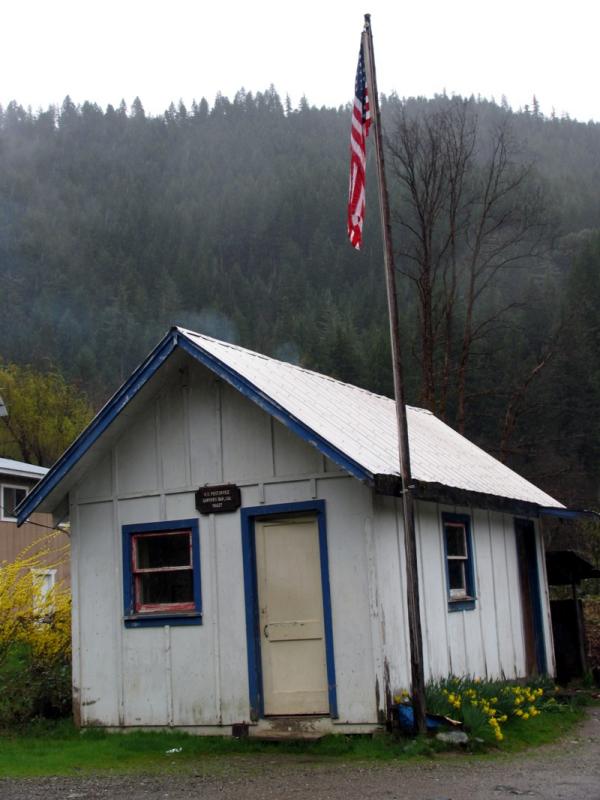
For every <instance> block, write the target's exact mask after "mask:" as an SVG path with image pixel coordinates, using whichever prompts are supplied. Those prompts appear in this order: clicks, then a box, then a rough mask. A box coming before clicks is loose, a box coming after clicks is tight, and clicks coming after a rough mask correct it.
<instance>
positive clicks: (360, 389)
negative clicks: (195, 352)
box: [177, 325, 433, 415]
mask: <svg viewBox="0 0 600 800" xmlns="http://www.w3.org/2000/svg"><path fill="white" fill-rule="evenodd" d="M177 330H179V331H181V332H182V333H184V334H191V335H192V336H197V337H199V338H200V339H208V340H209V341H211V342H216V343H217V344H219V345H223V346H224V347H229V348H231V349H232V350H238V351H240V352H243V353H249V354H250V355H253V356H256V358H262V359H263V360H265V361H275V362H276V363H278V364H283V365H284V366H286V367H291V368H292V369H295V370H298V371H299V372H305V373H306V374H308V375H316V376H317V377H319V378H322V379H323V380H326V381H329V382H331V383H336V384H338V385H339V386H346V387H348V388H349V389H353V390H354V391H357V392H363V393H364V394H367V395H369V396H370V397H375V398H377V399H378V400H386V401H387V402H389V403H395V402H396V401H395V400H394V399H393V398H391V397H387V396H386V395H384V394H378V393H377V392H372V391H371V390H370V389H365V388H364V387H362V386H357V385H356V384H355V383H348V382H347V381H341V380H339V379H338V378H333V377H332V376H331V375H325V374H324V373H323V372H317V370H314V369H308V367H302V366H300V365H299V364H292V363H291V362H290V361H282V360H281V359H280V358H273V356H267V355H265V354H264V353H258V352H257V351H256V350H250V348H249V347H243V346H242V345H239V344H234V343H233V342H226V341H224V340H223V339H217V338H216V337H214V336H208V335H207V334H205V333H198V331H193V330H191V329H190V328H182V327H181V326H179V325H178V326H177ZM406 407H407V408H410V409H412V410H413V411H419V412H421V413H423V414H432V412H431V411H429V410H428V409H427V408H421V407H420V406H411V405H408V404H407V406H406ZM432 415H433V414H432Z"/></svg>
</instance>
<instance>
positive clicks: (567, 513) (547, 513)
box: [540, 506, 600, 519]
mask: <svg viewBox="0 0 600 800" xmlns="http://www.w3.org/2000/svg"><path fill="white" fill-rule="evenodd" d="M540 516H542V517H559V519H579V518H580V517H600V513H599V512H598V511H593V510H591V509H588V508H555V507H554V506H548V507H547V508H544V507H541V508H540Z"/></svg>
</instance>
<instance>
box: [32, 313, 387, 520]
mask: <svg viewBox="0 0 600 800" xmlns="http://www.w3.org/2000/svg"><path fill="white" fill-rule="evenodd" d="M176 347H180V348H181V349H182V350H184V351H185V352H186V353H188V354H189V355H191V356H192V357H193V358H195V359H196V361H199V362H200V363H201V364H203V365H204V366H205V367H207V368H208V369H210V370H211V371H212V372H214V373H215V374H216V375H218V376H219V377H220V378H223V380H225V381H227V383H229V384H230V385H231V386H233V387H234V388H235V389H237V390H238V391H239V392H240V393H241V394H243V395H244V396H245V397H247V398H249V399H250V400H252V401H253V402H255V403H256V404H257V405H258V406H260V407H261V408H262V409H263V410H264V411H266V412H267V413H268V414H271V415H272V416H273V417H275V418H276V419H277V420H279V421H280V422H281V423H283V424H284V425H285V426H286V427H287V428H289V429H290V430H291V431H293V432H294V433H296V434H297V435H298V436H300V438H301V439H303V440H304V441H306V442H308V443H309V444H312V445H314V446H315V447H317V448H318V450H320V451H321V453H323V455H325V456H327V458H330V459H331V460H332V461H335V462H336V464H338V465H339V466H340V467H342V468H343V469H345V470H346V471H347V472H349V473H350V474H351V475H353V476H354V477H355V478H358V480H361V481H366V482H367V483H369V484H371V483H372V482H373V475H372V474H371V473H370V472H368V471H367V470H365V468H364V467H363V466H361V465H360V464H358V463H357V462H356V461H354V460H353V459H351V458H348V456H346V455H345V454H344V453H342V452H341V451H340V450H338V449H337V448H336V447H334V446H333V445H332V444H330V443H329V442H328V441H327V440H326V439H324V438H323V437H322V436H319V435H317V434H316V433H315V432H314V431H313V430H312V429H311V428H309V427H308V426H307V425H305V424H304V423H303V422H301V421H300V420H299V419H297V418H296V417H294V416H293V415H292V414H290V413H289V412H288V411H287V410H286V409H285V408H283V406H281V405H279V403H276V402H275V401H274V400H272V399H271V398H270V397H269V396H268V395H266V394H265V393H264V392H262V391H260V390H259V389H257V388H256V386H254V384H252V383H251V382H250V381H249V380H247V379H246V378H244V377H242V376H241V375H240V374H239V373H237V372H236V371H235V370H234V369H232V368H231V367H229V366H227V364H225V363H224V362H222V361H221V360H219V359H218V358H216V357H215V356H213V355H211V354H210V353H207V352H206V351H205V350H203V349H202V347H201V346H200V345H197V344H196V343H195V342H192V341H191V340H190V339H189V338H188V337H187V336H186V335H185V334H184V333H182V332H181V331H180V330H178V329H177V328H172V329H171V330H170V331H169V333H168V334H167V335H166V336H165V337H164V339H162V340H161V341H160V342H159V344H158V345H157V346H156V347H155V348H154V350H153V351H152V352H151V353H150V355H149V356H148V357H147V358H146V360H145V361H143V362H142V363H141V364H140V366H139V367H138V368H137V369H136V370H135V371H134V372H133V374H132V375H131V377H130V378H128V380H127V381H125V383H124V384H123V385H122V386H121V388H120V389H119V390H118V391H117V392H116V393H115V394H114V395H113V396H112V397H111V399H110V400H109V401H108V402H107V403H106V405H105V406H104V407H103V408H102V409H101V410H100V411H99V412H98V414H97V415H96V416H95V417H94V419H93V420H92V421H91V422H90V424H89V425H88V427H87V428H85V430H84V431H83V432H82V433H81V434H80V435H79V436H78V438H77V439H75V441H74V442H73V444H72V445H71V446H70V447H69V448H68V449H67V450H66V451H65V452H64V454H63V455H62V456H61V457H60V458H59V459H58V461H57V462H56V463H55V464H54V466H53V467H52V468H51V469H50V471H49V472H48V473H47V475H46V476H45V477H44V478H43V479H42V480H41V481H40V482H39V483H38V484H37V485H36V486H35V488H34V489H33V490H32V491H31V492H30V493H29V494H28V495H27V497H26V498H25V499H24V500H23V502H22V504H21V505H20V506H19V507H18V508H17V525H22V524H23V523H24V522H25V521H26V520H27V518H28V517H29V516H30V515H31V514H32V513H33V512H34V511H35V509H36V508H37V507H38V506H39V504H40V503H41V502H42V501H43V500H44V499H45V498H46V497H47V496H48V495H49V494H50V492H51V491H52V490H53V489H55V488H56V486H57V485H58V484H59V483H60V481H61V480H62V479H63V478H64V477H65V476H66V475H67V474H68V473H69V472H70V471H71V469H72V468H73V467H74V466H75V464H77V462H78V461H79V460H80V459H81V458H82V456H83V455H84V454H85V453H86V452H87V451H88V450H89V448H90V447H91V446H92V445H93V444H95V442H96V441H97V440H98V439H99V438H100V436H101V435H102V434H103V433H104V431H105V430H106V429H107V428H108V427H109V425H110V424H111V423H112V422H113V420H114V419H115V418H116V417H117V416H118V415H119V414H120V413H121V411H122V410H123V409H124V408H125V406H126V405H127V404H128V403H129V401H130V400H132V399H133V398H134V397H135V395H136V394H137V393H138V392H139V391H140V389H141V388H142V387H143V386H144V385H145V384H146V383H147V382H148V381H149V380H150V378H152V376H153V375H154V374H155V373H156V372H157V370H158V369H159V368H160V367H161V366H162V364H163V363H164V362H165V361H166V360H167V358H168V357H169V356H170V355H171V353H172V352H173V350H174V349H175V348H176Z"/></svg>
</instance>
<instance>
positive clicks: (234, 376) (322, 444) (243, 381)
mask: <svg viewBox="0 0 600 800" xmlns="http://www.w3.org/2000/svg"><path fill="white" fill-rule="evenodd" d="M178 345H179V346H180V347H181V348H182V349H183V350H185V351H186V353H189V354H190V355H191V356H193V357H194V358H195V359H196V360H197V361H199V362H200V363H201V364H204V366H205V367H208V369H210V370H211V371H212V372H214V373H215V374H216V375H218V376H219V377H220V378H223V380H225V381H227V383H229V384H231V386H233V387H234V388H235V389H237V390H238V391H239V392H240V393H241V394H243V395H244V396H245V397H248V398H249V399H250V400H253V401H254V402H255V403H256V404H257V405H258V406H260V407H261V408H262V409H263V410H264V411H266V412H267V413H268V414H270V415H271V416H273V417H275V419H277V420H279V422H281V423H283V424H284V425H285V426H286V427H287V428H289V429H290V430H291V431H293V432H294V433H295V434H297V435H298V436H299V437H300V438H301V439H304V441H305V442H308V443H309V444H312V445H314V446H315V447H316V448H318V449H319V450H320V451H321V453H323V455H325V456H327V458H330V459H331V460H332V461H335V462H336V464H338V465H339V466H340V467H342V468H343V469H345V470H346V471H347V472H349V473H350V474H351V475H353V476H354V477H355V478H358V480H360V481H367V482H368V483H372V482H373V475H372V473H370V472H369V471H368V470H366V469H365V468H364V467H363V466H362V465H361V464H359V463H358V462H356V461H354V460H353V459H351V458H348V456H347V455H345V453H342V451H341V450H338V449H337V447H334V446H333V445H332V444H330V442H328V441H327V440H326V439H324V438H323V437H322V436H319V435H318V434H317V433H315V431H313V430H312V428H309V427H308V425H305V424H304V423H303V422H301V420H299V419H298V418H297V417H295V416H294V415H293V414H290V413H289V411H287V410H286V409H285V408H284V407H283V406H281V405H279V403H276V402H275V401H274V400H272V399H271V398H270V397H269V396H268V395H267V394H265V393H264V392H262V391H261V390H260V389H257V388H256V386H254V384H253V383H251V382H250V381H249V380H248V379H247V378H244V377H242V376H241V375H240V374H239V373H238V372H236V371H235V370H234V369H232V368H231V367H229V366H228V365H227V364H225V363H223V362H222V361H221V360H220V359H218V358H217V357H216V356H213V355H212V354H211V353H207V352H206V351H205V350H203V349H202V347H201V346H200V345H197V344H196V343H195V342H192V341H191V340H190V339H188V337H187V336H186V335H185V334H181V338H180V340H179V341H178Z"/></svg>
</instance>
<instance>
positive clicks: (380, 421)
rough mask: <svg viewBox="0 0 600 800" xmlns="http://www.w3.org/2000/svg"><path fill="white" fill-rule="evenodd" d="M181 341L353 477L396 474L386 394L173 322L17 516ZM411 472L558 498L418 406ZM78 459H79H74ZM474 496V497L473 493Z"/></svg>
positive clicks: (36, 501)
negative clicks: (279, 359)
mask: <svg viewBox="0 0 600 800" xmlns="http://www.w3.org/2000/svg"><path fill="white" fill-rule="evenodd" d="M177 349H180V350H182V351H184V352H185V353H188V354H189V355H190V356H192V357H193V358H194V359H195V360H196V361H198V362H200V363H201V364H203V365H204V366H206V367H207V368H208V369H210V370H212V371H213V372H214V373H216V374H217V375H219V376H220V377H221V378H223V380H225V381H227V382H228V383H229V384H231V385H232V386H233V387H234V388H236V389H237V390H238V391H240V392H241V393H242V394H244V395H245V396H246V397H248V398H249V399H251V400H252V401H253V402H255V403H257V404H258V405H259V406H260V407H261V408H263V409H264V410H265V411H267V412H268V413H269V414H272V415H273V416H274V417H276V418H277V419H278V420H279V421H280V422H282V423H283V424H284V425H286V426H287V427H288V428H290V429H291V430H292V431H293V432H295V433H296V434H298V435H299V436H300V437H301V438H303V439H304V440H306V441H308V442H310V443H311V444H313V445H314V446H315V447H317V448H318V449H319V450H320V451H321V452H322V453H324V454H325V455H326V456H328V457H329V458H331V459H332V460H334V461H335V462H336V463H337V464H338V465H340V466H341V467H342V468H344V469H346V470H347V471H348V472H349V473H350V474H351V475H354V476H355V477H356V478H358V479H359V480H364V481H366V482H367V483H370V484H374V483H375V478H376V476H381V475H383V476H391V477H393V476H398V475H399V466H398V450H397V434H396V418H395V404H394V401H393V400H390V399H389V398H387V397H382V396H381V395H377V394H374V393H373V392H369V391H366V390H365V389H360V388H359V387H357V386H352V385H351V384H348V383H343V382H341V381H338V380H335V379H334V378H330V377H328V376H327V375H321V374H319V373H317V372H311V371H310V370H307V369H304V368H302V367H298V366H295V365H293V364H289V363H287V362H283V361H278V360H276V359H274V358H269V357H268V356H265V355H262V354H260V353H255V352H253V351H251V350H247V349H245V348H243V347H239V346H237V345H233V344H229V343H227V342H222V341H219V340H218V339H213V338H212V337H210V336H204V335H202V334H200V333H196V332H194V331H190V330H186V329H184V328H173V329H171V331H170V332H169V333H168V334H167V335H166V336H165V338H164V339H163V340H162V341H161V342H159V344H158V345H157V346H156V347H155V348H154V350H153V351H152V352H151V353H150V355H149V356H148V357H147V358H146V360H145V361H144V362H142V364H140V366H139V367H138V368H137V369H136V370H135V371H134V372H133V373H132V375H131V376H130V378H129V379H128V380H127V381H126V382H125V383H124V384H123V386H121V388H120V389H119V390H118V391H117V392H116V393H115V394H114V395H113V397H111V399H110V400H109V401H108V403H107V404H106V405H105V406H104V407H103V408H102V409H101V410H100V412H99V413H98V414H97V415H96V417H94V419H93V420H92V422H91V423H90V424H89V425H88V427H87V428H86V429H85V430H84V431H83V433H82V434H81V435H80V436H79V437H78V438H77V439H76V440H75V441H74V442H73V444H72V445H71V446H70V447H69V449H68V450H67V451H66V452H65V453H64V455H63V456H62V457H61V458H60V459H59V460H58V461H57V462H56V464H54V466H53V467H52V468H51V469H50V471H49V473H48V474H47V475H46V476H45V478H44V479H43V480H42V481H40V483H39V484H38V485H37V486H36V487H35V488H34V489H33V491H32V492H31V493H30V494H29V495H28V497H27V498H25V500H23V502H22V503H21V505H20V506H19V508H18V509H17V512H18V521H19V524H22V522H24V521H25V520H26V519H27V517H28V516H29V514H31V513H32V512H33V511H34V510H35V509H36V508H37V507H39V505H40V504H41V503H42V502H43V501H44V500H45V499H46V498H49V501H48V502H50V501H51V502H52V503H53V504H55V503H57V502H58V501H59V500H60V499H61V497H62V496H63V495H64V494H65V493H66V492H67V491H68V484H69V480H65V479H66V478H67V476H68V475H69V473H70V472H72V470H73V467H74V466H75V465H76V464H78V462H80V461H81V460H82V459H83V458H84V456H86V454H87V452H88V451H89V450H90V448H91V447H92V446H93V445H94V444H95V443H96V441H98V439H99V438H100V437H101V436H102V435H103V434H104V432H105V431H106V430H107V429H108V428H109V427H110V426H111V425H112V423H113V421H114V420H115V418H116V417H117V416H118V415H119V414H121V412H122V411H123V410H124V409H125V408H126V406H127V405H128V404H129V403H130V402H131V401H132V399H133V398H134V397H135V396H136V395H137V394H138V393H139V392H140V390H141V389H142V388H143V387H144V386H145V385H146V384H147V383H148V382H149V381H150V380H151V379H152V378H153V376H154V375H155V373H157V371H158V370H159V369H160V368H161V367H162V365H163V364H164V363H165V362H166V361H167V360H168V359H169V357H170V356H171V355H172V353H173V352H174V351H175V350H177ZM407 416H408V433H409V441H410V455H411V465H412V474H413V478H414V479H415V481H417V482H419V483H421V484H429V485H431V486H432V487H435V486H442V487H449V488H451V489H454V490H458V491H459V492H460V491H462V492H467V493H471V494H472V495H473V497H475V496H488V497H489V496H494V497H497V498H504V499H507V500H510V501H516V502H520V503H525V504H532V506H536V507H538V508H540V509H542V508H549V509H550V508H554V509H563V508H564V506H563V505H562V504H561V503H559V502H558V501H557V500H555V499H554V498H552V497H550V495H548V494H546V493H545V492H543V491H541V489H538V488H537V487H536V486H534V485H533V484H532V483H530V482H529V481H527V480H525V479H524V478H522V477H521V476H520V475H518V474H517V473H516V472H514V471H513V470H511V469H509V468H508V467H507V466H505V465H504V464H502V463H501V462H500V461H498V460H497V459H495V458H493V456H491V455H489V454H488V453H486V452H485V451H484V450H482V449H481V448H479V447H477V445H475V444H473V443H472V442H470V441H469V440H468V439H466V438H465V437H464V436H462V435H461V434H459V433H457V432H456V431H455V430H453V429H452V428H450V427H449V426H448V425H446V424H444V423H443V422H442V421H441V420H439V419H437V417H435V416H434V415H433V414H432V413H430V412H429V411H426V410H424V409H421V408H413V407H411V406H408V407H407ZM81 468H82V467H81V466H80V467H79V468H78V469H81ZM472 504H476V503H472Z"/></svg>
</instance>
